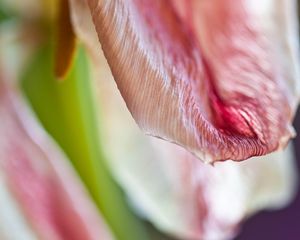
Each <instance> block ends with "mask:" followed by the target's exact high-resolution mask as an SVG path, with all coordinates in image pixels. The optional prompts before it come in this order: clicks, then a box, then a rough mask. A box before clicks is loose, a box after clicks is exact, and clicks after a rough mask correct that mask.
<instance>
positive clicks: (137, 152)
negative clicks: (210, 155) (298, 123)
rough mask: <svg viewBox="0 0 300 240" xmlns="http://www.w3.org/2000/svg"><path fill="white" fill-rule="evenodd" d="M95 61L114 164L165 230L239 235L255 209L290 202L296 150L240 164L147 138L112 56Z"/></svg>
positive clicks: (194, 235) (145, 212)
mask: <svg viewBox="0 0 300 240" xmlns="http://www.w3.org/2000/svg"><path fill="white" fill-rule="evenodd" d="M96 66H97V70H98V71H99V73H98V75H97V77H96V78H97V79H99V78H100V79H101V80H102V81H98V84H97V89H98V94H97V96H98V103H99V106H100V108H99V109H100V110H101V113H100V115H101V116H105V117H103V118H102V120H101V132H102V137H103V139H102V140H103V142H105V148H104V152H105V154H106V155H107V159H108V164H109V165H110V166H111V169H112V172H113V173H114V175H115V177H116V179H117V180H118V182H119V183H120V185H121V186H122V187H123V189H124V190H125V191H126V193H127V194H128V196H129V197H130V199H131V200H132V202H133V203H134V206H136V207H137V210H138V211H137V212H138V213H140V214H141V215H142V216H143V217H144V218H146V219H148V220H150V221H151V222H152V223H153V224H154V225H155V226H157V227H158V228H159V229H160V230H162V231H164V232H167V233H169V234H172V235H174V236H177V237H179V238H180V239H201V240H202V239H217V240H222V239H232V238H233V237H234V236H235V235H236V234H237V233H238V231H239V228H240V223H241V222H242V221H243V220H244V219H245V218H247V217H248V216H249V215H252V214H254V213H256V212H257V211H259V210H262V209H266V208H267V209H271V208H272V209H273V208H279V207H283V206H285V205H286V204H288V203H289V202H290V200H291V199H292V197H293V196H294V193H295V183H296V180H297V177H296V167H295V162H294V158H293V154H292V151H291V148H287V149H285V150H284V151H283V152H277V153H272V154H269V155H267V156H263V157H257V158H253V159H251V160H250V161H245V162H241V163H235V162H232V161H227V162H222V163H215V166H214V167H212V166H211V165H209V164H204V163H202V162H200V161H197V159H196V158H195V157H194V156H193V155H192V154H190V153H188V152H187V151H185V150H184V149H183V148H181V147H179V146H176V145H174V144H171V143H168V142H166V141H162V140H158V139H155V138H149V137H146V136H144V135H143V134H142V133H141V132H140V131H139V129H138V128H137V126H136V124H135V123H134V121H133V119H132V118H131V116H130V114H129V113H128V111H127V109H126V106H125V104H124V102H123V101H122V98H121V96H120V95H119V93H118V92H117V91H116V86H115V85H114V82H113V81H111V80H112V76H111V75H110V72H109V70H108V69H107V68H108V67H107V65H106V63H105V60H102V62H98V63H97V65H96ZM99 66H100V67H99ZM124 126H126V127H124Z"/></svg>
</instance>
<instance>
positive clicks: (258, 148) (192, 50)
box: [88, 0, 299, 162]
mask: <svg viewBox="0 0 300 240" xmlns="http://www.w3.org/2000/svg"><path fill="white" fill-rule="evenodd" d="M88 3H89V6H90V9H91V12H92V16H93V20H94V24H95V26H96V30H97V32H98V35H99V39H100V42H101V44H102V48H103V51H104V54H105V56H106V58H107V61H108V63H109V65H110V68H111V70H112V73H113V75H114V78H115V80H116V82H117V85H118V88H119V90H120V92H121V94H122V96H123V98H124V100H125V102H126V104H127V107H128V108H129V110H130V112H131V113H132V115H133V117H134V119H135V120H136V122H137V123H138V125H139V126H140V128H142V129H143V130H144V131H145V132H146V133H148V134H150V135H153V136H157V137H159V138H163V139H166V140H169V141H171V142H175V143H177V144H178V145H182V146H184V147H185V148H187V149H188V150H189V151H191V152H192V153H194V154H195V155H196V156H198V157H199V158H200V159H202V160H203V161H205V162H214V161H218V160H226V159H232V160H244V159H247V158H249V157H251V156H257V155H264V154H267V153H270V152H272V151H275V150H277V149H280V148H282V147H283V146H285V145H286V144H287V141H288V140H289V138H290V137H291V136H293V129H292V127H291V121H292V119H293V116H294V113H295V108H296V105H297V103H298V90H299V87H298V66H299V62H298V56H297V52H298V39H297V23H296V21H297V17H296V9H297V8H296V1H294V0H276V1H270V0H263V1H259V0H226V1H224V0H210V1H197V0H191V1H184V0H168V1H161V0H151V1H150V0H129V1H121V0H111V1H108V0H88Z"/></svg>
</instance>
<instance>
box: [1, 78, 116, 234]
mask: <svg viewBox="0 0 300 240" xmlns="http://www.w3.org/2000/svg"><path fill="white" fill-rule="evenodd" d="M0 116H1V118H0V159H1V161H0V168H1V173H2V172H3V175H4V178H5V182H6V184H7V188H8V189H9V191H11V193H12V195H13V196H14V197H15V199H16V200H17V203H18V204H19V205H20V206H21V208H22V211H23V213H24V215H25V216H26V219H28V220H29V222H30V224H31V225H32V227H33V229H34V230H35V232H36V233H37V235H38V236H39V237H41V238H42V239H51V240H54V239H78V240H79V239H99V238H100V239H111V237H110V234H109V232H108V230H107V229H106V226H105V225H104V223H103V222H102V220H101V219H100V218H99V216H98V215H97V213H98V212H97V210H96V208H95V206H94V205H93V203H92V202H91V200H90V199H89V197H88V195H87V192H86V191H85V190H84V189H83V187H82V186H81V184H80V182H79V180H78V179H77V176H76V175H75V173H74V171H73V170H72V168H71V167H70V166H69V165H67V161H66V160H65V159H64V156H63V155H62V154H61V152H60V151H59V150H58V148H57V146H55V145H54V144H53V142H51V141H50V139H49V137H48V136H47V135H46V134H45V133H44V132H43V131H42V129H41V128H40V126H39V125H38V123H37V122H36V121H35V120H34V119H33V118H32V116H30V113H29V112H28V110H27V109H26V107H25V106H24V105H23V103H22V102H21V100H20V99H19V98H18V97H17V94H16V91H14V90H13V89H12V88H11V87H10V86H8V85H7V84H6V83H5V82H3V81H2V79H1V82H0ZM11 230H13V229H11Z"/></svg>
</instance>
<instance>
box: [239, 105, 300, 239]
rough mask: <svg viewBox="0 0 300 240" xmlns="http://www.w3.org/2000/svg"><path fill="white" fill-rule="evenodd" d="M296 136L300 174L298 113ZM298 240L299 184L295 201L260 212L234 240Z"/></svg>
mask: <svg viewBox="0 0 300 240" xmlns="http://www.w3.org/2000/svg"><path fill="white" fill-rule="evenodd" d="M295 128H296V131H297V133H298V136H297V137H296V138H295V139H294V147H295V152H296V158H297V164H298V172H299V173H300V111H298V114H297V116H296V119H295ZM269 239H270V240H298V239H300V184H299V187H298V193H297V196H296V198H295V200H294V201H293V202H292V204H290V205H289V206H288V207H287V208H285V209H283V210H280V211H273V212H266V211H265V212H261V213H259V214H257V215H256V216H254V217H252V218H250V219H249V220H248V221H247V222H246V223H245V224H244V225H243V229H242V231H241V234H240V235H239V236H238V237H237V238H236V240H269Z"/></svg>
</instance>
